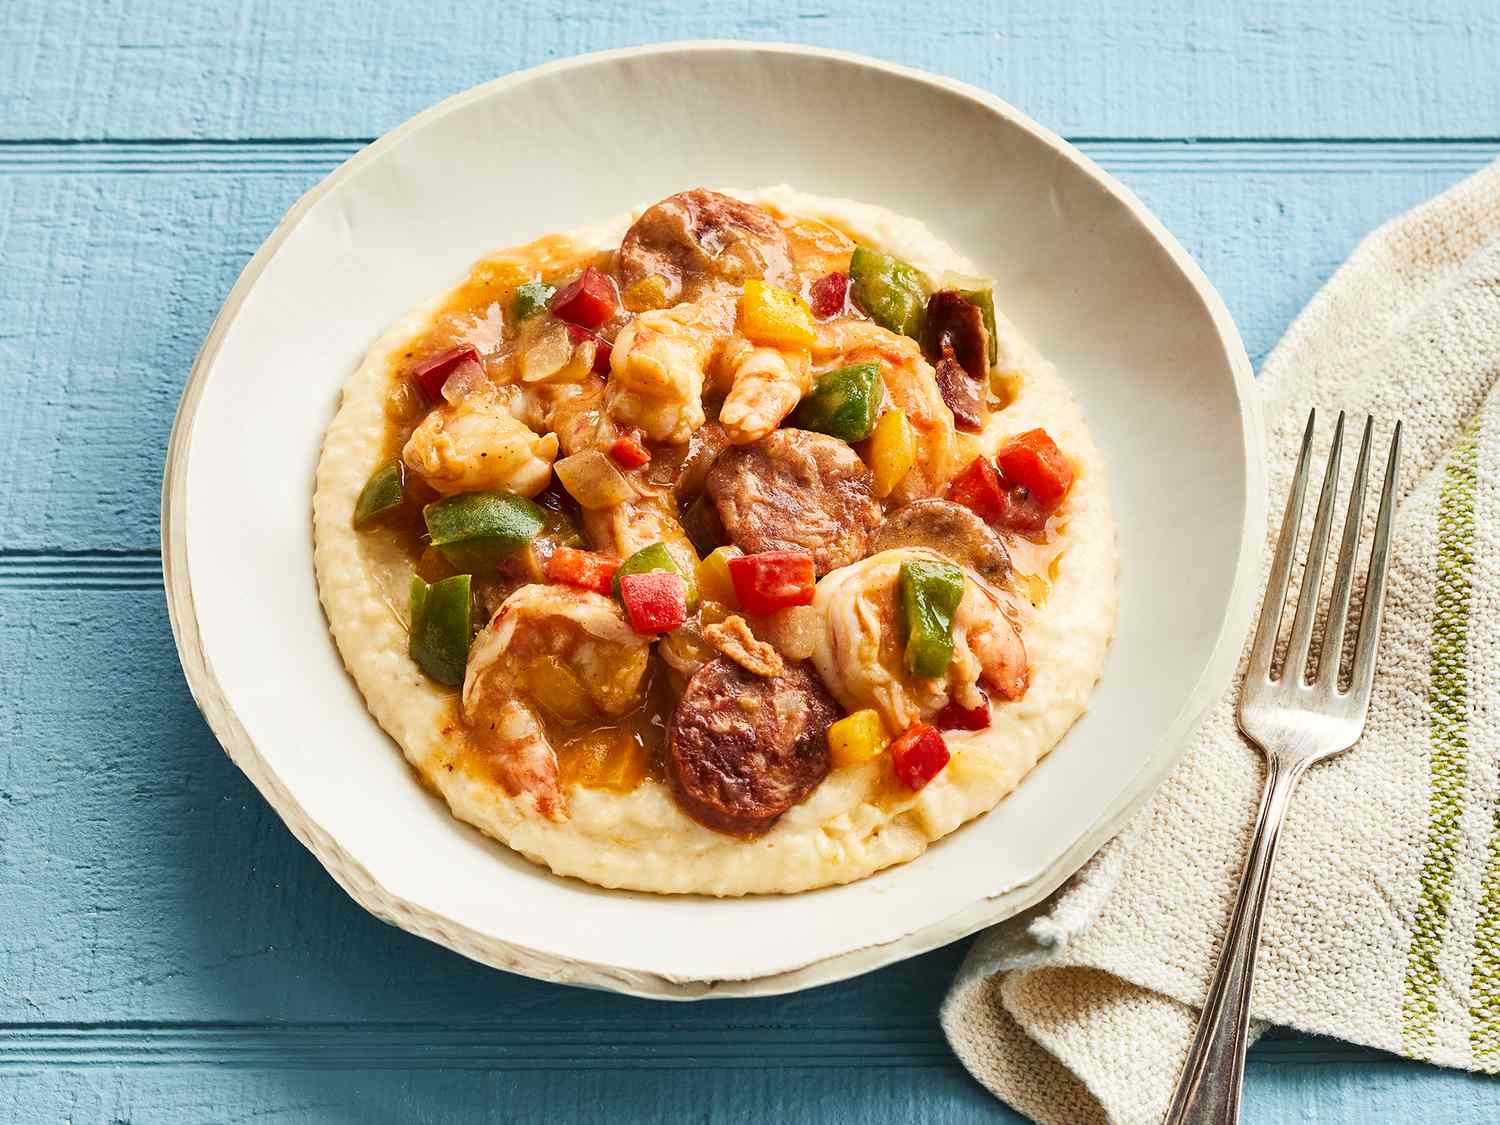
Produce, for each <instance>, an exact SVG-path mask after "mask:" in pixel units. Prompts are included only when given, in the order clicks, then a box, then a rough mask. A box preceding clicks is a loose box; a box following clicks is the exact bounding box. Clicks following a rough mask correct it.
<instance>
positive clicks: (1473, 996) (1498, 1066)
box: [1469, 804, 1500, 1072]
mask: <svg viewBox="0 0 1500 1125" xmlns="http://www.w3.org/2000/svg"><path fill="white" fill-rule="evenodd" d="M1469 1018H1470V1019H1471V1020H1472V1021H1473V1026H1472V1027H1470V1028H1469V1051H1470V1053H1471V1054H1472V1056H1473V1059H1474V1065H1475V1066H1476V1067H1478V1068H1479V1069H1481V1070H1488V1071H1491V1072H1494V1071H1496V1070H1500V804H1497V805H1496V807H1495V827H1494V832H1493V833H1492V834H1491V836H1490V847H1489V862H1488V864H1487V865H1486V866H1485V871H1484V885H1483V887H1482V893H1481V895H1480V899H1479V920H1478V922H1477V923H1475V926H1474V968H1473V971H1472V975H1471V976H1470V979H1469Z"/></svg>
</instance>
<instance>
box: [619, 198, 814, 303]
mask: <svg viewBox="0 0 1500 1125" xmlns="http://www.w3.org/2000/svg"><path fill="white" fill-rule="evenodd" d="M618 268H619V274H620V281H621V283H622V284H623V285H624V286H625V287H626V288H629V287H630V286H632V285H634V284H635V283H636V282H638V281H644V280H645V279H646V278H648V277H650V276H652V275H653V274H659V275H661V276H662V277H663V278H665V279H666V282H667V299H668V302H669V303H670V304H676V303H677V302H678V301H695V300H697V299H698V296H699V294H700V293H701V292H702V291H703V290H704V289H706V288H708V287H709V286H711V285H712V284H713V283H714V282H716V281H724V282H729V283H731V284H734V285H741V284H743V283H744V281H745V279H746V278H751V277H763V278H766V279H767V280H768V281H779V280H782V279H784V278H786V277H787V276H788V275H789V274H790V273H791V251H790V248H789V247H788V245H787V240H786V233H785V232H784V231H783V230H782V229H781V228H780V227H779V226H777V225H776V220H775V219H773V218H771V216H770V215H769V214H768V213H767V212H766V211H763V210H762V209H761V208H759V207H756V206H754V205H753V204H749V203H741V202H740V201H739V200H738V199H731V198H730V197H729V196H727V195H720V194H719V193H718V192H716V191H708V190H707V189H705V188H694V189H693V190H692V191H683V192H678V193H677V194H676V195H669V196H667V198H666V199H663V200H662V201H661V202H660V203H657V204H654V205H653V206H651V207H648V208H647V209H646V211H645V212H644V213H643V214H642V215H641V217H640V218H639V219H637V220H636V221H635V223H634V224H633V225H632V226H631V228H630V229H629V230H628V231H626V232H625V239H624V241H623V242H621V243H620V253H619V260H618Z"/></svg>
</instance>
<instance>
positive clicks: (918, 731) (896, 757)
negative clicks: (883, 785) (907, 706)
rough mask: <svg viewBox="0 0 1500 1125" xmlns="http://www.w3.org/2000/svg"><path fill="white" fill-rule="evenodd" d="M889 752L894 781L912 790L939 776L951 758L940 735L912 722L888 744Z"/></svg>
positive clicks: (925, 726) (923, 724)
mask: <svg viewBox="0 0 1500 1125" xmlns="http://www.w3.org/2000/svg"><path fill="white" fill-rule="evenodd" d="M889 750H890V755H891V765H893V766H894V767H895V768H896V777H897V779H898V780H899V781H900V782H901V784H902V785H904V786H906V787H907V788H908V789H911V790H913V791H915V790H918V789H921V788H922V787H923V786H924V785H926V784H927V783H928V782H929V781H931V780H932V779H933V778H935V777H936V776H937V775H938V774H940V773H942V772H943V767H944V766H946V765H947V764H948V758H949V757H950V755H949V754H948V744H947V743H946V742H944V741H943V736H942V735H941V734H939V733H938V732H937V731H936V730H934V729H933V728H932V727H930V726H928V725H927V724H926V723H913V724H912V725H911V726H909V727H907V728H906V729H905V730H904V731H902V732H901V734H900V735H899V736H897V738H896V741H894V742H892V743H891V745H890V747H889Z"/></svg>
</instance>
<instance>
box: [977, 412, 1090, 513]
mask: <svg viewBox="0 0 1500 1125" xmlns="http://www.w3.org/2000/svg"><path fill="white" fill-rule="evenodd" d="M995 464H996V465H997V466H999V469H1000V474H1001V476H1002V477H1003V478H1004V479H1005V483H1006V484H1007V485H1009V486H1012V487H1015V486H1019V487H1021V488H1024V489H1026V491H1027V492H1028V493H1030V494H1031V495H1032V496H1034V497H1036V500H1037V502H1038V503H1039V504H1041V506H1042V507H1043V508H1045V509H1047V512H1048V514H1049V515H1050V514H1051V513H1052V512H1053V511H1056V510H1057V507H1058V505H1059V504H1061V503H1062V502H1063V497H1065V496H1066V495H1067V494H1068V489H1070V488H1072V487H1073V466H1072V464H1071V463H1070V462H1069V461H1068V459H1067V457H1066V456H1064V455H1063V451H1062V450H1060V449H1058V448H1057V443H1056V442H1054V441H1053V440H1052V438H1051V437H1050V436H1049V435H1048V434H1047V431H1046V430H1027V431H1026V432H1025V433H1024V434H1017V435H1016V436H1015V437H1013V438H1011V439H1010V441H1008V442H1006V443H1005V445H1004V446H1003V447H1002V448H1001V450H1000V452H999V453H997V454H995Z"/></svg>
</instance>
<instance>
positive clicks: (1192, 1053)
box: [1164, 754, 1308, 1125]
mask: <svg viewBox="0 0 1500 1125" xmlns="http://www.w3.org/2000/svg"><path fill="white" fill-rule="evenodd" d="M1266 760H1267V762H1268V765H1267V769H1266V786H1265V791H1264V793H1263V794H1262V795H1261V800H1260V819H1259V820H1258V821H1257V822H1256V825H1255V836H1254V838H1253V839H1252V841H1251V844H1250V858H1249V859H1248V860H1247V861H1246V862H1245V873H1244V875H1243V876H1241V878H1240V894H1239V899H1238V901H1236V902H1235V904H1234V913H1233V914H1232V915H1231V916H1230V919H1229V931H1228V932H1227V933H1226V934H1225V935H1224V948H1223V951H1222V952H1221V953H1220V954H1219V967H1218V968H1217V969H1216V970H1215V971H1214V979H1213V983H1212V984H1211V985H1210V986H1209V990H1208V999H1207V1000H1205V1001H1204V1004H1203V1014H1202V1015H1201V1016H1200V1017H1199V1019H1198V1032H1197V1034H1196V1035H1194V1036H1193V1045H1192V1047H1191V1048H1189V1050H1188V1055H1187V1062H1186V1063H1184V1064H1183V1069H1182V1077H1181V1078H1179V1079H1178V1080H1177V1091H1176V1093H1174V1094H1173V1095H1172V1105H1171V1108H1170V1109H1168V1110H1167V1116H1166V1121H1165V1123H1164V1125H1237V1123H1238V1121H1239V1119H1240V1089H1241V1086H1242V1085H1243V1083H1244V1080H1245V1049H1246V1047H1247V1046H1248V1039H1249V1029H1250V986H1251V982H1252V980H1253V979H1254V976H1255V951H1256V949H1257V948H1258V947H1259V945H1260V920H1261V914H1262V913H1263V912H1264V910H1265V905H1266V892H1267V890H1268V889H1269V887H1270V883H1271V866H1272V864H1273V862H1274V861H1275V859H1276V843H1277V841H1278V840H1279V839H1280V836H1281V824H1282V821H1283V820H1284V819H1285V818H1286V810H1287V806H1288V805H1289V804H1290V803H1291V799H1292V791H1293V790H1294V789H1295V788H1296V786H1297V782H1298V781H1299V780H1301V778H1302V774H1303V772H1304V771H1305V770H1306V769H1307V765H1308V763H1307V762H1306V761H1299V762H1284V761H1282V760H1280V759H1279V758H1278V757H1277V756H1276V755H1275V754H1268V755H1267V757H1266Z"/></svg>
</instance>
